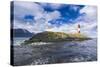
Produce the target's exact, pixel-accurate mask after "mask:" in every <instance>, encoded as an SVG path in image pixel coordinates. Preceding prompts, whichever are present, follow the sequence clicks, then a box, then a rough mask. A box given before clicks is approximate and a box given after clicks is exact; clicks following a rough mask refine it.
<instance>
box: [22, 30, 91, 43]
mask: <svg viewBox="0 0 100 67" xmlns="http://www.w3.org/2000/svg"><path fill="white" fill-rule="evenodd" d="M87 39H90V38H89V37H87V36H85V35H83V34H78V33H75V34H67V33H64V32H49V31H45V32H42V33H38V34H36V35H34V36H33V37H31V38H30V39H29V40H26V41H24V43H23V44H30V43H34V42H63V41H83V40H87Z"/></svg>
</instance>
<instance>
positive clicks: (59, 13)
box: [11, 1, 97, 37]
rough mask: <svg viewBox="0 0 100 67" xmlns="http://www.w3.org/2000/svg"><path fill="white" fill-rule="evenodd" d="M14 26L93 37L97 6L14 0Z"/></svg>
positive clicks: (95, 26)
mask: <svg viewBox="0 0 100 67" xmlns="http://www.w3.org/2000/svg"><path fill="white" fill-rule="evenodd" d="M11 14H12V15H14V21H13V22H14V28H23V29H27V30H28V31H30V32H34V33H39V32H43V31H46V30H51V31H54V32H65V33H75V32H76V31H77V25H78V24H80V25H81V33H83V34H84V33H85V34H86V35H89V36H91V37H96V34H97V30H96V29H97V7H96V6H89V5H73V4H57V3H39V2H35V3H34V2H25V1H14V11H13V12H12V13H11Z"/></svg>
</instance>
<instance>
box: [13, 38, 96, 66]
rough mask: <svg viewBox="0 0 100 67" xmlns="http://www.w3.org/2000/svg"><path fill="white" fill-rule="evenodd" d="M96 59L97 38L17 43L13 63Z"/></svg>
mask: <svg viewBox="0 0 100 67" xmlns="http://www.w3.org/2000/svg"><path fill="white" fill-rule="evenodd" d="M24 39H25V38H24ZM17 41H18V40H17ZM33 45H34V44H33ZM96 60H97V39H92V40H86V41H81V42H78V41H77V42H75V41H72V42H59V43H51V44H45V45H44V44H43V45H38V44H37V45H36V43H35V45H34V46H32V45H30V46H29V45H28V46H20V45H19V46H15V47H14V65H37V64H54V63H69V62H85V61H96Z"/></svg>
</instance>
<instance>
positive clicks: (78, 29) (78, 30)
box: [77, 24, 80, 33]
mask: <svg viewBox="0 0 100 67" xmlns="http://www.w3.org/2000/svg"><path fill="white" fill-rule="evenodd" d="M77 27H78V28H77V33H80V24H78V26H77Z"/></svg>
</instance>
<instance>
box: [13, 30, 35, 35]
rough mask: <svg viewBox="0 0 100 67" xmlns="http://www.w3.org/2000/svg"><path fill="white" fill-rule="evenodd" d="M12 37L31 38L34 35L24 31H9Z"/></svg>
mask: <svg viewBox="0 0 100 67" xmlns="http://www.w3.org/2000/svg"><path fill="white" fill-rule="evenodd" d="M11 31H12V32H13V36H14V37H32V36H33V35H34V34H33V33H31V32H29V31H28V30H26V29H11Z"/></svg>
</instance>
